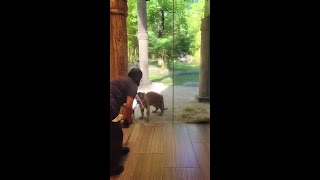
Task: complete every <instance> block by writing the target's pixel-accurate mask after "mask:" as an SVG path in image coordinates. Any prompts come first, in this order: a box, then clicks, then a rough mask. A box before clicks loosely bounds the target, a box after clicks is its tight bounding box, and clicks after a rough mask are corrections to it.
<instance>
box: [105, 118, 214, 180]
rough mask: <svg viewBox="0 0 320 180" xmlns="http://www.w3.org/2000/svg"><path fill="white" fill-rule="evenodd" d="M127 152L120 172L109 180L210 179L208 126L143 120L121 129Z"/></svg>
mask: <svg viewBox="0 0 320 180" xmlns="http://www.w3.org/2000/svg"><path fill="white" fill-rule="evenodd" d="M123 133H124V143H125V145H126V146H129V147H130V149H131V151H130V153H129V155H128V156H127V159H126V160H125V162H124V168H125V169H124V172H123V173H121V174H120V175H118V176H112V177H110V179H112V180H115V179H119V180H121V179H123V180H207V179H210V125H209V124H173V123H167V124H164V123H153V124H150V123H146V124H139V123H136V124H133V125H131V126H130V128H127V129H123Z"/></svg>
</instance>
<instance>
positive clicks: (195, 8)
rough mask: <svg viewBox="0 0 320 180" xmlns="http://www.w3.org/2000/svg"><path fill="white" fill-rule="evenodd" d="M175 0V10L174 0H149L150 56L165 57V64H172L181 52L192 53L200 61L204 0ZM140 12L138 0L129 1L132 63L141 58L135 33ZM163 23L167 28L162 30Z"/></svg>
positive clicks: (130, 55)
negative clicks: (160, 33)
mask: <svg viewBox="0 0 320 180" xmlns="http://www.w3.org/2000/svg"><path fill="white" fill-rule="evenodd" d="M174 2H175V4H174V9H173V0H151V1H147V2H146V3H147V22H148V25H147V28H148V38H149V39H148V40H149V57H151V58H164V59H165V62H166V64H167V65H168V66H170V64H172V61H173V59H176V58H177V57H179V56H180V55H181V54H189V55H193V56H195V57H196V60H197V62H198V61H199V60H200V58H198V57H197V56H199V52H200V50H199V49H200V40H201V32H200V25H201V19H202V18H203V14H204V4H205V0H174ZM162 11H163V17H162ZM137 14H138V11H137V0H128V17H127V28H128V29H127V31H128V53H129V62H133V61H135V60H136V59H138V57H137V56H138V54H139V53H138V49H139V45H138V39H137V36H136V34H137V29H138V28H137V25H138V22H137ZM163 20H164V21H163ZM162 23H163V25H164V30H162ZM173 27H174V28H173ZM160 31H161V32H162V33H163V34H162V36H161V37H160V36H159V32H160ZM173 32H174V33H173ZM173 42H174V44H173ZM163 55H164V57H163Z"/></svg>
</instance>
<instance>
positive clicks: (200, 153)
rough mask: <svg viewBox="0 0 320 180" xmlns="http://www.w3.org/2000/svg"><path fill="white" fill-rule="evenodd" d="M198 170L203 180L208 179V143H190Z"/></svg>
mask: <svg viewBox="0 0 320 180" xmlns="http://www.w3.org/2000/svg"><path fill="white" fill-rule="evenodd" d="M192 145H193V149H194V151H195V154H196V157H197V160H198V162H199V166H200V170H201V172H202V174H203V177H204V179H205V180H209V179H210V144H208V143H192Z"/></svg>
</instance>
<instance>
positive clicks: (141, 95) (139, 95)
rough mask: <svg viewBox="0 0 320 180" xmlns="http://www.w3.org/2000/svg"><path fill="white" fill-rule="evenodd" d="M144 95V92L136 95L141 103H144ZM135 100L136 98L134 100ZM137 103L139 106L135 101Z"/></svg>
mask: <svg viewBox="0 0 320 180" xmlns="http://www.w3.org/2000/svg"><path fill="white" fill-rule="evenodd" d="M145 94H146V93H144V92H138V93H137V96H138V97H139V98H140V100H141V102H143V101H144V96H145ZM136 99H137V98H136ZM137 102H138V104H140V101H139V100H138V99H137Z"/></svg>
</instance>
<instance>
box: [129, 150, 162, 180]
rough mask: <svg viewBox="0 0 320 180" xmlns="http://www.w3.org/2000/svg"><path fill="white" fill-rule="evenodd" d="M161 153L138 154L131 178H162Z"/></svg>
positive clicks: (158, 179)
mask: <svg viewBox="0 0 320 180" xmlns="http://www.w3.org/2000/svg"><path fill="white" fill-rule="evenodd" d="M162 163H163V155H162V154H143V155H140V157H139V159H138V162H137V166H136V168H135V171H134V173H133V178H132V179H137V180H138V179H139V180H151V179H152V180H161V179H162Z"/></svg>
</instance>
